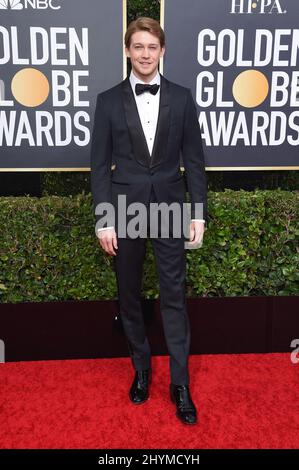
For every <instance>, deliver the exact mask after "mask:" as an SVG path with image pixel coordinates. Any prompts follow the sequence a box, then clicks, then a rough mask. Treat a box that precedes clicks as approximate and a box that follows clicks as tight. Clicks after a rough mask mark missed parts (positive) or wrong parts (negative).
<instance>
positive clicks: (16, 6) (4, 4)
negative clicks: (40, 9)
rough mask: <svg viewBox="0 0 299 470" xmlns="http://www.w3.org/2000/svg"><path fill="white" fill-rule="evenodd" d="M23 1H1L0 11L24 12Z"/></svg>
mask: <svg viewBox="0 0 299 470" xmlns="http://www.w3.org/2000/svg"><path fill="white" fill-rule="evenodd" d="M23 8H24V7H23V4H22V3H21V0H0V10H23Z"/></svg>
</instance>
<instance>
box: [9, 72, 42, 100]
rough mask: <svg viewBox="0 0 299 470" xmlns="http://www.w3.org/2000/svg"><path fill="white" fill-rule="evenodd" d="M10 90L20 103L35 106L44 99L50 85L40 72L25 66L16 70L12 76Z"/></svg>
mask: <svg viewBox="0 0 299 470" xmlns="http://www.w3.org/2000/svg"><path fill="white" fill-rule="evenodd" d="M11 91H12V94H13V96H14V98H15V99H16V100H17V101H18V102H19V103H20V104H22V105H23V106H27V107H35V106H39V105H41V104H43V103H44V102H45V101H46V99H47V98H48V95H49V91H50V85H49V81H48V79H47V77H46V76H45V75H44V74H43V73H42V72H40V71H39V70H37V69H34V68H26V69H23V70H20V71H19V72H17V73H16V74H15V76H14V77H13V79H12V82H11Z"/></svg>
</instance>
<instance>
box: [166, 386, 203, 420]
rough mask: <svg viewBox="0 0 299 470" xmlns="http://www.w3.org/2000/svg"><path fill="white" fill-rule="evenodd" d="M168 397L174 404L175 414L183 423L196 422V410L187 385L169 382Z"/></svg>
mask: <svg viewBox="0 0 299 470" xmlns="http://www.w3.org/2000/svg"><path fill="white" fill-rule="evenodd" d="M170 398H171V400H172V401H173V403H175V404H176V409H177V410H176V416H177V417H178V418H179V419H180V420H181V421H182V422H183V423H184V424H196V423H197V412H196V408H195V405H194V403H193V401H192V398H191V395H190V391H189V387H188V385H174V384H170Z"/></svg>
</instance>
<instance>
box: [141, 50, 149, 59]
mask: <svg viewBox="0 0 299 470" xmlns="http://www.w3.org/2000/svg"><path fill="white" fill-rule="evenodd" d="M142 56H143V57H144V58H147V57H148V56H149V50H148V49H144V50H143V54H142Z"/></svg>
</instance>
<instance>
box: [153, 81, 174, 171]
mask: <svg viewBox="0 0 299 470" xmlns="http://www.w3.org/2000/svg"><path fill="white" fill-rule="evenodd" d="M160 77H161V82H160V83H161V90H160V106H159V115H158V122H157V129H156V135H155V140H154V146H153V151H152V155H151V163H150V166H151V167H153V166H156V165H159V163H161V162H162V161H163V159H164V158H165V157H166V153H167V142H168V133H169V123H170V96H169V93H170V92H169V81H168V80H167V79H166V78H164V77H163V75H161V74H160Z"/></svg>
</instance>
